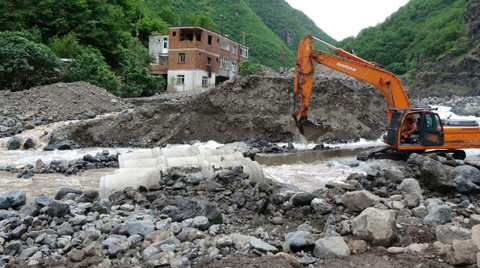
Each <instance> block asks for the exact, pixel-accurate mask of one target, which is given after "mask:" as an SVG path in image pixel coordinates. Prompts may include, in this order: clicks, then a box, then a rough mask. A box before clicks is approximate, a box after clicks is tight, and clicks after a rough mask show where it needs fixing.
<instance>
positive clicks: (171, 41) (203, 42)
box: [149, 26, 248, 92]
mask: <svg viewBox="0 0 480 268" xmlns="http://www.w3.org/2000/svg"><path fill="white" fill-rule="evenodd" d="M149 52H150V54H151V55H152V56H154V57H155V59H156V60H155V63H153V64H152V65H151V70H152V73H153V74H158V75H163V76H164V77H165V79H166V80H167V89H168V91H172V92H178V91H191V90H200V89H203V88H207V87H210V86H215V85H216V84H218V83H220V82H222V81H225V80H228V79H229V78H231V77H233V76H235V75H236V74H237V72H238V63H239V62H242V61H245V60H247V59H248V47H247V46H245V45H243V44H239V43H237V42H234V41H233V40H231V39H229V38H228V37H227V36H224V35H221V34H218V33H216V32H213V31H211V30H208V29H206V28H203V27H200V26H174V27H170V29H169V34H168V35H151V36H150V40H149Z"/></svg>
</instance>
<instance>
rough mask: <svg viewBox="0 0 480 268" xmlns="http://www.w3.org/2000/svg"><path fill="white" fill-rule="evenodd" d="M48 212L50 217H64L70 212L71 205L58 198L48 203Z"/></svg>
mask: <svg viewBox="0 0 480 268" xmlns="http://www.w3.org/2000/svg"><path fill="white" fill-rule="evenodd" d="M47 214H48V215H49V216H50V217H58V218H62V217H64V216H66V215H68V214H70V206H69V205H68V204H67V203H63V202H60V201H57V200H53V201H52V202H50V204H49V205H48V209H47Z"/></svg>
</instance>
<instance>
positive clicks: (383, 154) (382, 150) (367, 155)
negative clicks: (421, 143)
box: [357, 145, 466, 161]
mask: <svg viewBox="0 0 480 268" xmlns="http://www.w3.org/2000/svg"><path fill="white" fill-rule="evenodd" d="M413 153H417V154H437V155H440V156H443V157H445V156H446V154H448V153H451V154H452V156H453V158H455V159H458V160H464V159H465V157H466V153H465V151H463V150H429V151H426V150H417V151H404V150H396V149H392V148H390V147H389V146H387V145H385V146H379V147H375V148H372V149H369V150H366V151H363V152H361V153H359V154H358V155H357V160H359V161H367V160H369V159H390V160H398V161H406V160H407V159H408V157H409V156H410V155H411V154H413Z"/></svg>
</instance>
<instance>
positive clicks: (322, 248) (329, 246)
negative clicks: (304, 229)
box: [313, 236, 350, 259]
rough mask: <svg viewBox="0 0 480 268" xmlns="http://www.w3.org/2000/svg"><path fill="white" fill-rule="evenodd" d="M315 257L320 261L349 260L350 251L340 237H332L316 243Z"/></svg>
mask: <svg viewBox="0 0 480 268" xmlns="http://www.w3.org/2000/svg"><path fill="white" fill-rule="evenodd" d="M313 255H314V256H315V257H317V258H320V259H333V258H347V257H348V256H350V249H349V248H348V246H347V244H346V243H345V241H344V240H343V238H342V237H340V236H330V237H327V238H322V239H318V240H317V241H316V242H315V249H314V250H313Z"/></svg>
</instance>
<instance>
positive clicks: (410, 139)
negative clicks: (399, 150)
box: [400, 113, 421, 145]
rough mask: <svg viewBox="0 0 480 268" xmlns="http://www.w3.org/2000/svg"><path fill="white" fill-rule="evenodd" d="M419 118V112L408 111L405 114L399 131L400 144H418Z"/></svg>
mask: <svg viewBox="0 0 480 268" xmlns="http://www.w3.org/2000/svg"><path fill="white" fill-rule="evenodd" d="M420 118H421V113H408V114H406V115H405V118H404V120H403V124H402V129H401V133H400V135H401V136H400V143H401V144H402V145H418V144H420V128H419V121H420Z"/></svg>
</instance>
